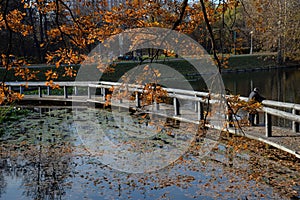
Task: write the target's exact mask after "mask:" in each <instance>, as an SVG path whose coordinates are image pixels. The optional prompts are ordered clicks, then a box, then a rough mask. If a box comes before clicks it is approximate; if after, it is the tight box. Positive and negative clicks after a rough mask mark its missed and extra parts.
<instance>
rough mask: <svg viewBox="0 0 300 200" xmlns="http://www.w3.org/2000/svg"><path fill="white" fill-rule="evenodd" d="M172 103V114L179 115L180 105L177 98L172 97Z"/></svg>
mask: <svg viewBox="0 0 300 200" xmlns="http://www.w3.org/2000/svg"><path fill="white" fill-rule="evenodd" d="M173 104H174V115H175V116H177V115H180V105H179V101H178V99H177V98H173Z"/></svg>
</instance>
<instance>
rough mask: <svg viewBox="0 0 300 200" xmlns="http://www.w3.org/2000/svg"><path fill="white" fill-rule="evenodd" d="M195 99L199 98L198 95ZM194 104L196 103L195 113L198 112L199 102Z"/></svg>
mask: <svg viewBox="0 0 300 200" xmlns="http://www.w3.org/2000/svg"><path fill="white" fill-rule="evenodd" d="M195 97H196V98H197V95H195ZM194 103H195V112H198V107H199V105H198V102H197V101H195V102H194Z"/></svg>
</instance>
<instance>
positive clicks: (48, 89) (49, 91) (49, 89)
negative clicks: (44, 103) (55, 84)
mask: <svg viewBox="0 0 300 200" xmlns="http://www.w3.org/2000/svg"><path fill="white" fill-rule="evenodd" d="M47 95H48V96H49V95H51V88H50V86H47Z"/></svg>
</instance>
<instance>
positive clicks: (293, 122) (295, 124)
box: [292, 109, 299, 133]
mask: <svg viewBox="0 0 300 200" xmlns="http://www.w3.org/2000/svg"><path fill="white" fill-rule="evenodd" d="M292 114H293V115H299V111H297V110H296V109H293V110H292ZM292 129H293V131H294V132H295V133H297V132H299V122H296V121H292Z"/></svg>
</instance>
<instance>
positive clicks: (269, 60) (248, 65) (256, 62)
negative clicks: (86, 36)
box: [0, 54, 276, 81]
mask: <svg viewBox="0 0 300 200" xmlns="http://www.w3.org/2000/svg"><path fill="white" fill-rule="evenodd" d="M275 61H276V56H275V55H257V54H253V55H237V56H231V57H230V58H229V65H228V68H225V69H222V71H224V72H226V71H227V72H228V71H233V72H234V71H240V70H241V71H245V70H258V69H268V68H270V67H274V66H276V62H275ZM159 63H160V64H164V65H167V66H169V67H171V68H173V69H175V70H176V71H178V72H179V73H180V74H182V75H184V76H185V78H187V79H193V78H195V77H199V73H198V72H197V70H196V69H195V68H194V67H193V66H192V65H191V64H190V63H189V62H187V61H185V60H180V59H172V58H171V59H169V60H166V61H163V60H160V61H159ZM138 65H139V62H137V61H136V62H132V61H124V62H120V63H117V64H116V66H114V68H115V72H114V73H105V74H103V76H102V78H101V80H105V81H117V80H119V78H120V77H121V76H122V75H123V74H124V73H126V72H128V71H129V70H130V69H133V68H134V67H136V66H138ZM73 68H74V69H75V70H77V71H78V70H79V66H73ZM50 69H52V70H53V71H56V72H57V73H58V74H60V76H59V78H58V79H57V81H74V80H75V77H63V76H62V74H64V67H60V68H58V69H56V68H55V67H54V66H42V67H38V66H37V67H34V68H33V69H32V70H38V71H40V73H39V74H38V76H37V78H38V79H37V80H36V81H42V80H46V77H45V72H47V70H50ZM85 72H86V73H87V74H95V73H98V72H97V71H95V69H93V67H91V66H90V67H86V69H85ZM4 73H5V70H4V69H1V68H0V80H3V77H4ZM86 78H87V79H86V80H88V79H89V77H86ZM6 81H22V78H21V77H15V75H14V70H11V71H9V72H8V74H7V76H6Z"/></svg>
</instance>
